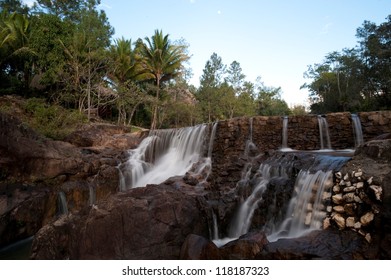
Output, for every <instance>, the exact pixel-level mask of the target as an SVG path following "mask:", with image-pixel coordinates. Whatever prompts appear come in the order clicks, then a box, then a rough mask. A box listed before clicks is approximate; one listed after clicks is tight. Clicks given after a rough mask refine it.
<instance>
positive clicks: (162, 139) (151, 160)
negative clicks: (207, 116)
mask: <svg viewBox="0 0 391 280" xmlns="http://www.w3.org/2000/svg"><path fill="white" fill-rule="evenodd" d="M215 129H216V125H215V126H213V130H212V136H213V133H214V132H215ZM207 130H208V125H206V124H203V125H198V126H195V127H185V128H181V129H167V130H155V131H151V132H150V134H149V136H148V137H146V138H145V139H144V140H143V141H142V142H141V143H140V145H139V146H138V147H137V148H136V149H134V150H131V151H129V159H128V160H127V161H126V162H125V163H123V164H121V165H120V166H119V171H120V190H121V191H124V190H127V189H130V188H134V187H143V186H146V185H147V184H159V183H162V182H163V181H165V180H166V179H168V178H170V177H172V176H183V175H185V173H186V172H187V171H189V170H190V169H191V168H192V167H194V168H195V170H194V171H195V172H196V173H201V172H203V171H204V169H209V171H210V164H211V161H210V155H209V157H206V158H205V157H203V152H204V147H205V146H206V145H205V139H206V136H207ZM212 136H211V137H210V138H211V141H210V143H209V149H211V148H212V145H213V139H212V138H213V137H212ZM210 153H211V152H210ZM208 154H209V153H208Z"/></svg>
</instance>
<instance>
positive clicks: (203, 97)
mask: <svg viewBox="0 0 391 280" xmlns="http://www.w3.org/2000/svg"><path fill="white" fill-rule="evenodd" d="M225 74H226V66H225V65H224V64H223V61H222V58H221V57H220V56H218V55H217V54H216V53H213V54H212V55H211V57H210V58H209V60H208V61H207V62H206V64H205V68H204V69H203V74H202V76H201V78H200V87H199V89H198V91H197V99H198V101H199V106H200V107H201V110H202V112H203V115H206V116H207V117H206V119H205V121H207V122H212V121H215V120H217V119H219V116H220V115H221V114H220V113H219V112H218V110H219V109H220V107H219V105H218V104H219V101H220V97H219V93H220V92H219V91H218V89H219V88H220V87H221V85H222V83H223V79H224V75H225Z"/></svg>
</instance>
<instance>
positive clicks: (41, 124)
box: [24, 98, 86, 140]
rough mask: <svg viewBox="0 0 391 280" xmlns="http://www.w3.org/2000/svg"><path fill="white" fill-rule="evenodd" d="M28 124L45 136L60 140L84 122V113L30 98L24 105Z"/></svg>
mask: <svg viewBox="0 0 391 280" xmlns="http://www.w3.org/2000/svg"><path fill="white" fill-rule="evenodd" d="M24 109H25V111H26V113H27V114H28V116H29V118H28V120H27V122H28V124H29V125H30V126H31V127H32V128H33V129H34V130H36V131H37V132H39V133H41V134H42V135H45V136H46V137H49V138H52V139H56V140H61V139H63V138H64V137H65V136H67V135H68V134H70V133H71V132H73V131H74V130H75V129H76V127H77V126H78V125H80V124H82V123H84V122H86V117H85V115H83V114H81V113H79V112H78V111H77V110H65V109H64V108H62V107H61V106H58V105H49V104H47V103H46V102H45V101H44V100H43V99H39V98H31V99H28V100H27V101H26V103H25V105H24Z"/></svg>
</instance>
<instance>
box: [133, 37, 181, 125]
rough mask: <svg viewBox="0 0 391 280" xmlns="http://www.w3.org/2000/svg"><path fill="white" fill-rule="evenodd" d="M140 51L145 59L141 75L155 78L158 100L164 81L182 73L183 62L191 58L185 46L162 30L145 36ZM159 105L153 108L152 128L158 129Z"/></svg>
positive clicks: (144, 78) (146, 77) (139, 44)
mask: <svg viewBox="0 0 391 280" xmlns="http://www.w3.org/2000/svg"><path fill="white" fill-rule="evenodd" d="M138 51H139V53H140V54H141V57H142V59H143V61H142V66H143V72H142V74H141V75H140V77H141V78H142V79H143V80H154V82H155V85H156V102H158V101H159V98H160V87H161V85H162V82H164V81H168V80H171V79H173V78H174V77H176V76H178V75H179V74H180V73H181V68H182V63H183V62H184V61H186V60H187V59H189V57H188V56H187V55H186V53H185V47H184V46H181V45H174V44H171V42H170V40H169V39H168V34H167V35H165V36H164V35H163V32H162V31H161V30H160V31H159V30H155V34H154V35H153V36H152V37H151V38H148V37H146V38H145V42H142V41H139V43H138ZM157 114H158V105H157V103H156V104H155V105H154V106H153V109H152V122H151V129H156V124H157Z"/></svg>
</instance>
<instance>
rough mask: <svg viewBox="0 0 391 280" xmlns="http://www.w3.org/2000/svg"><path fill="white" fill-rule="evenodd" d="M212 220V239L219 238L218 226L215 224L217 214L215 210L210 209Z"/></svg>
mask: <svg viewBox="0 0 391 280" xmlns="http://www.w3.org/2000/svg"><path fill="white" fill-rule="evenodd" d="M212 220H213V221H212V222H213V236H212V240H216V239H219V226H218V224H217V216H216V213H215V211H213V210H212Z"/></svg>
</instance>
